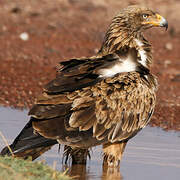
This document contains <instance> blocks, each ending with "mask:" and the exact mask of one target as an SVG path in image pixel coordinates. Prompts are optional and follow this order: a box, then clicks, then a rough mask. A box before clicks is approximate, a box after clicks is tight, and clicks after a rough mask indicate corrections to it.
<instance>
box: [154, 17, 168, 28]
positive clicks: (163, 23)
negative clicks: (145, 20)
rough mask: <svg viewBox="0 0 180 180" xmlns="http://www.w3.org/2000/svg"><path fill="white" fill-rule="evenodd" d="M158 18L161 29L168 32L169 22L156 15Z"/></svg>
mask: <svg viewBox="0 0 180 180" xmlns="http://www.w3.org/2000/svg"><path fill="white" fill-rule="evenodd" d="M156 17H157V19H158V20H159V26H160V27H165V28H166V30H167V29H168V22H167V20H166V19H165V18H164V17H162V16H160V15H159V14H156Z"/></svg>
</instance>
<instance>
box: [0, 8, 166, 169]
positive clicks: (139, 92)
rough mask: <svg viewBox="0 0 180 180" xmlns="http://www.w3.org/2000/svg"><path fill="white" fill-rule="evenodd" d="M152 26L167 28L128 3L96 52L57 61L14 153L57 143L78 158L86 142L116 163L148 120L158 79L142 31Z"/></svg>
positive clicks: (149, 12) (34, 155) (40, 149)
mask: <svg viewBox="0 0 180 180" xmlns="http://www.w3.org/2000/svg"><path fill="white" fill-rule="evenodd" d="M151 27H165V28H166V29H167V27H168V23H167V21H166V20H165V18H163V17H162V16H160V15H159V14H157V13H155V12H153V11H152V10H150V9H148V8H144V7H138V6H129V7H127V8H125V9H123V10H121V11H120V12H119V14H118V15H117V16H115V17H114V18H113V20H112V22H111V24H110V26H109V28H108V30H107V32H106V35H105V38H104V41H103V43H102V47H101V48H100V50H99V52H98V54H97V55H96V56H94V57H90V58H80V59H70V60H68V61H65V62H60V63H59V69H58V73H57V77H56V78H55V79H54V80H52V81H51V82H49V83H48V84H47V85H46V86H45V88H44V90H43V92H42V94H41V95H40V96H39V97H38V98H37V100H36V101H35V104H34V106H33V107H32V109H31V110H30V111H29V115H30V116H31V118H30V121H29V122H28V123H27V124H26V126H25V127H24V128H23V130H22V131H21V133H20V134H19V135H18V136H17V137H16V139H15V140H14V142H13V143H12V144H11V145H10V148H11V149H12V152H13V153H14V155H15V156H20V157H23V158H26V157H28V156H31V157H32V159H35V158H37V157H38V156H40V155H41V154H42V153H43V152H45V151H47V150H48V149H50V147H52V146H53V145H54V144H57V143H59V144H64V145H65V147H66V152H70V154H72V157H73V158H74V159H73V160H74V162H77V163H78V159H79V163H82V162H84V161H80V159H81V156H82V157H83V158H82V159H86V156H87V154H88V153H87V152H88V149H89V148H91V147H93V146H97V145H103V151H104V154H105V160H106V162H107V163H108V165H109V166H117V165H118V164H119V162H120V160H121V157H122V154H123V151H124V148H125V145H126V143H127V142H128V140H129V139H130V138H132V137H133V136H135V135H136V134H137V133H138V132H139V131H140V130H141V129H142V128H144V127H145V126H146V125H147V124H148V122H149V120H150V118H151V116H152V114H153V111H154V107H155V101H156V90H157V80H156V77H155V76H154V75H152V74H151V72H150V67H151V63H152V53H151V45H150V44H149V42H148V41H147V40H146V39H145V38H144V36H143V31H144V30H146V29H149V28H151ZM71 152H81V154H80V155H78V153H77V154H76V153H75V155H73V153H71ZM1 154H2V155H4V154H10V152H9V149H8V148H7V147H5V148H4V149H3V150H2V152H1Z"/></svg>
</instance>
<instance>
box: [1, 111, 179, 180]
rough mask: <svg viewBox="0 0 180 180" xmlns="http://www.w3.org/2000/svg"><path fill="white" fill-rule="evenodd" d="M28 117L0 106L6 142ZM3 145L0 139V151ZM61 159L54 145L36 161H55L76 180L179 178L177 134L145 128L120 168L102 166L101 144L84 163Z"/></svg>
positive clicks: (132, 142)
mask: <svg viewBox="0 0 180 180" xmlns="http://www.w3.org/2000/svg"><path fill="white" fill-rule="evenodd" d="M28 120H29V117H28V116H27V111H18V110H14V109H10V108H0V131H1V132H2V133H3V135H4V136H5V137H6V138H7V140H8V142H9V143H11V142H12V140H13V139H14V137H16V135H17V134H18V133H19V132H20V130H21V129H22V128H23V127H24V125H25V124H26V122H27V121H28ZM3 146H4V142H3V141H2V139H1V138H0V150H1V149H2V148H3ZM62 149H63V148H62ZM61 158H62V152H61V154H58V146H54V147H53V148H52V150H50V151H48V152H47V153H45V154H44V155H43V156H42V157H41V158H39V159H38V160H42V159H43V160H45V161H46V162H47V164H48V165H50V166H52V165H53V162H54V161H56V162H57V166H56V167H57V169H58V170H60V171H62V172H64V171H65V170H66V169H67V168H68V174H69V175H71V176H73V177H75V179H77V180H116V179H117V180H118V179H120V180H122V179H123V180H144V179H145V180H152V179H155V180H156V179H158V180H159V179H163V180H169V179H172V180H176V179H180V173H179V172H180V133H177V132H173V131H170V132H164V131H162V130H161V129H159V128H150V127H146V128H145V129H143V130H142V131H141V132H140V133H139V134H138V135H137V136H136V137H135V138H133V140H130V142H129V143H128V145H127V148H126V149H125V152H124V156H123V159H122V162H121V167H120V170H119V169H109V168H107V167H105V166H104V167H103V166H102V159H103V158H102V149H101V146H98V147H96V148H93V149H92V153H91V160H88V161H87V165H86V166H84V165H73V166H70V165H68V166H64V165H62V159H61ZM122 177H123V178H122Z"/></svg>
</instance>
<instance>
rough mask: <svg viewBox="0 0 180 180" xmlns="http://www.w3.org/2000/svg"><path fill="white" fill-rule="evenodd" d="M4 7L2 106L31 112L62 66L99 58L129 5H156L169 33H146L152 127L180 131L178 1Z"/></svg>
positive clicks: (33, 2)
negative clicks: (153, 87) (154, 80)
mask: <svg viewBox="0 0 180 180" xmlns="http://www.w3.org/2000/svg"><path fill="white" fill-rule="evenodd" d="M0 4H1V6H0V17H1V23H0V42H1V43H0V104H1V105H3V106H12V107H16V108H29V107H31V106H32V104H33V101H34V99H35V97H36V96H37V95H38V94H39V93H40V92H41V91H42V87H43V85H44V84H46V83H47V82H48V81H49V80H51V79H53V78H54V77H55V66H56V64H57V62H59V61H62V60H65V59H69V58H73V57H81V56H91V55H94V54H95V53H96V52H97V51H98V49H99V48H100V45H101V42H102V40H103V36H104V33H105V31H106V29H107V27H108V24H109V23H110V20H111V19H112V17H113V16H114V15H115V14H117V12H118V10H120V9H121V8H123V7H126V6H127V5H132V4H141V5H146V6H148V7H151V8H152V9H154V10H155V11H157V12H159V13H160V14H161V15H163V16H164V17H166V19H167V20H168V22H169V29H168V31H167V32H166V31H164V30H163V29H158V28H157V29H155V28H154V29H152V30H149V31H148V32H146V37H147V39H148V40H149V41H150V42H151V43H152V45H153V48H154V50H153V51H154V52H153V54H154V64H153V67H152V71H153V73H154V74H155V75H156V76H157V77H158V79H159V91H158V100H157V106H156V111H155V113H154V116H153V118H152V121H151V125H152V126H159V127H162V128H163V129H166V130H168V129H175V130H180V19H179V18H178V17H180V11H179V9H180V1H179V0H171V1H168V0H147V1H145V0H127V1H126V2H124V1H117V0H53V1H49V0H39V1H37V0H30V1H26V0H21V1H18V0H14V1H12V0H6V1H2V2H1V3H0Z"/></svg>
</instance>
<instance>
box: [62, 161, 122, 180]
mask: <svg viewBox="0 0 180 180" xmlns="http://www.w3.org/2000/svg"><path fill="white" fill-rule="evenodd" d="M98 168H100V167H98ZM61 171H62V172H64V171H67V174H68V175H69V176H71V177H73V179H76V180H92V179H93V180H94V179H97V175H93V174H92V173H91V172H90V169H89V168H87V167H86V165H78V164H75V165H72V166H71V167H69V166H67V165H64V166H62V169H61ZM99 171H100V172H99V178H98V179H99V180H100V179H101V180H122V176H121V173H120V168H108V167H107V166H103V165H102V169H99Z"/></svg>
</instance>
